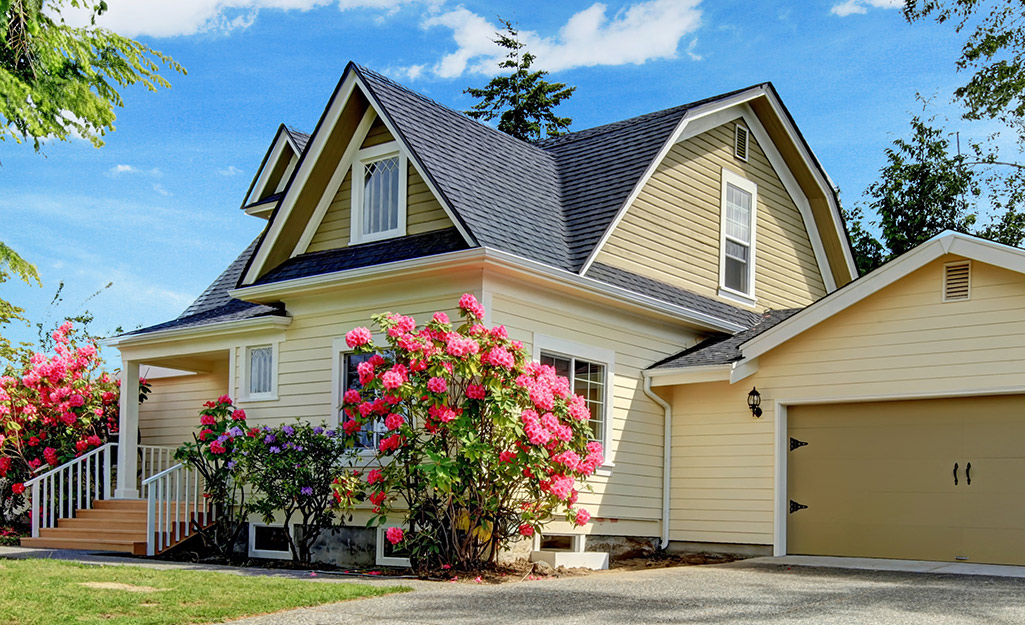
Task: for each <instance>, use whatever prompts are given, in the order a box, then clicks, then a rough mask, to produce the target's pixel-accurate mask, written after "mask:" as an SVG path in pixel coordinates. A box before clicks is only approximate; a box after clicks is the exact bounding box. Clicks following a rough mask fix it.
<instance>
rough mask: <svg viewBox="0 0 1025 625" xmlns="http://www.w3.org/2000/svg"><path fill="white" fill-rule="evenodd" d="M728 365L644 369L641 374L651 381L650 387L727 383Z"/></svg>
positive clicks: (728, 378)
mask: <svg viewBox="0 0 1025 625" xmlns="http://www.w3.org/2000/svg"><path fill="white" fill-rule="evenodd" d="M730 371H731V367H730V365H702V366H698V367H672V368H670V367H666V368H664V369H646V370H644V371H642V372H641V373H642V374H643V375H644V377H646V378H650V379H651V386H676V385H678V384H701V383H703V382H729V381H730Z"/></svg>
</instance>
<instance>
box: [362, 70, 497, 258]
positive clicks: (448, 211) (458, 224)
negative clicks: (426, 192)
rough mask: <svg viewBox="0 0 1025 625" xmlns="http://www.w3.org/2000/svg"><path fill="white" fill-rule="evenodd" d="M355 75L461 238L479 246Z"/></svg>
mask: <svg viewBox="0 0 1025 625" xmlns="http://www.w3.org/2000/svg"><path fill="white" fill-rule="evenodd" d="M354 75H355V76H356V81H357V83H358V84H359V86H360V88H361V89H362V90H363V95H365V96H366V97H367V100H369V101H370V106H371V107H372V108H373V109H374V110H375V111H377V114H378V116H379V117H380V118H381V121H382V122H384V126H385V128H387V129H388V132H390V133H391V136H392V137H394V139H395V141H397V142H398V144H399V147H400V148H401V149H402V151H403V152H404V153H405V154H406V157H407V158H408V159H409V162H410V163H413V167H415V168H416V170H417V171H418V172H420V176H421V177H422V178H423V180H424V182H425V183H426V184H427V188H428V189H430V191H431V193H433V194H434V198H435V199H436V200H438V203H439V204H441V208H442V209H443V210H444V211H445V214H446V215H448V218H449V220H450V221H451V222H452V224H453V225H454V226H455V227H456V230H458V231H459V234H460V236H462V237H463V240H464V241H466V244H467V245H469V246H475V245H477V241H475V240H474V238H473V237H472V236H470V234H469V233H468V232H467V231H466V229H465V228H464V227H463V224H462V222H460V221H459V219H458V218H457V217H456V213H455V211H453V210H452V207H451V206H449V204H448V198H446V197H445V196H444V195H442V194H441V193H439V192H438V189H437V187H435V186H434V180H433V179H432V178H431V176H430V172H429V171H428V170H427V169H426V168H425V167H424V166H423V164H422V163H421V162H420V159H418V158H417V157H416V155H415V154H413V151H412V150H410V149H409V146H408V145H406V143H405V141H403V138H402V133H400V132H399V131H398V130H397V129H396V128H395V126H394V124H392V122H391V119H390V118H389V117H388V110H387V109H386V108H385V107H383V106H382V105H381V103H380V102H379V101H378V99H377V96H375V95H374V92H373V91H372V90H371V89H370V88H368V87H367V86H366V85H365V84H363V80H362V79H361V78H360V77H359V75H358V74H357V73H355V72H354Z"/></svg>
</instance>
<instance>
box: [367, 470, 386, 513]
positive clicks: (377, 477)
mask: <svg viewBox="0 0 1025 625" xmlns="http://www.w3.org/2000/svg"><path fill="white" fill-rule="evenodd" d="M383 481H384V475H382V474H381V471H380V470H378V469H370V472H369V473H367V484H370V485H371V486H373V485H374V484H377V483H378V482H383ZM378 505H380V504H378Z"/></svg>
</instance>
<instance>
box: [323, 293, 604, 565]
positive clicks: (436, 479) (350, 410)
mask: <svg viewBox="0 0 1025 625" xmlns="http://www.w3.org/2000/svg"><path fill="white" fill-rule="evenodd" d="M459 309H460V314H461V316H462V318H463V321H462V322H461V323H453V322H452V321H450V320H449V318H448V317H447V316H446V315H445V314H444V313H435V314H434V317H433V318H432V319H431V320H430V321H429V322H428V323H427V324H426V325H425V326H422V327H417V325H416V322H415V321H414V320H413V319H412V318H411V317H406V316H403V315H398V314H383V315H377V316H375V317H374V322H375V323H376V325H377V326H378V327H379V328H380V331H381V332H382V333H383V334H384V335H385V336H386V337H387V339H386V344H383V345H375V344H374V343H373V340H372V334H371V332H370V330H369V329H367V328H356V329H354V330H352V331H350V332H349V333H348V334H346V337H345V338H346V342H347V344H348V345H349V347H350V348H352V349H353V350H354V351H355V352H357V353H360V354H372V356H371V357H370V358H369V359H365V361H364V362H361V363H360V364H359V365H358V373H359V379H360V382H361V388H359V389H358V390H355V389H354V390H349V391H348V392H346V393H345V396H344V398H343V405H342V409H343V412H344V417H343V421H342V424H341V430H342V432H343V435H344V436H346V437H348V440H349V441H350V444H351V445H352V446H353V447H354V448H358V447H359V446H360V445H361V444H364V445H365V443H366V441H368V440H374V439H375V438H376V439H378V440H377V441H376V443H375V447H374V448H372V449H370V450H367V451H365V452H363V457H364V458H368V459H369V460H368V463H367V462H364V463H362V464H364V465H367V464H369V466H362V467H361V468H360V469H357V470H356V471H357V472H358V473H359V475H358V477H359V479H360V481H361V484H362V488H363V490H364V492H363V493H362V494H361V496H362V497H365V499H366V500H367V501H369V502H370V503H371V505H373V512H374V514H375V517H374V518H373V520H372V521H371V524H373V525H378V526H380V525H386V526H393V527H394V529H389V530H388V531H387V533H386V539H387V540H388V541H389V542H390V543H391V544H392V545H394V547H395V548H396V550H398V551H400V552H401V551H404V552H407V553H409V554H410V558H411V560H412V562H413V565H414V567H416V568H417V569H419V570H421V571H424V570H429V569H433V568H437V567H441V566H446V565H451V566H456V567H460V568H466V569H472V568H478V567H480V566H481V565H483V564H486V563H492V562H494V560H495V557H496V556H497V554H498V552H499V551H500V550H501V549H503V548H505V547H506V546H508V544H509V543H510V542H511V541H513V540H514V539H517V538H520V537H529V536H533V534H534V533H535V532H536V531H538V530H540V529H541V528H542V527H543V526H544V525H545V524H546V523H548V522H549V521H550V520H553V519H555V518H558V517H562V518H565V519H566V520H567V521H569V522H571V523H575V524H577V525H584V524H586V523H587V521H588V519H589V518H590V515H589V514H588V512H587V510H585V509H583V508H581V507H579V506H577V504H576V501H577V494H578V490H579V489H580V488H582V487H585V486H584V484H585V482H586V479H587V478H588V477H589V476H590V475H592V474H593V473H594V471H595V469H597V468H598V466H599V465H601V463H602V448H601V445H600V444H599V443H597V442H594V441H591V440H590V436H591V429H590V427H589V426H588V419H589V418H591V415H590V412H589V411H588V408H587V405H586V403H585V402H584V399H583V398H582V397H580V396H578V395H574V394H572V393H571V392H570V385H569V382H568V380H566V379H565V378H563V377H559V376H557V375H556V374H555V370H554V369H553V368H551V367H548V366H543V365H540V364H538V363H536V362H530V361H529V359H528V356H527V352H526V350H525V349H524V347H523V345H522V344H521V343H520V342H519V341H514V340H510V339H509V336H508V334H507V333H506V330H505V328H504V327H503V326H496V327H493V328H486V327H485V326H484V325H483V322H482V320H483V317H484V309H483V307H482V306H481V305H480V304H479V303H478V302H477V300H476V299H475V298H474V297H473V296H472V295H469V294H467V295H464V296H463V297H462V299H461V300H460V301H459ZM370 432H376V433H377V436H376V437H368V433H370ZM349 483H351V481H350V482H349ZM347 495H348V496H351V495H352V492H351V491H348V492H347ZM400 525H401V526H403V527H404V528H405V529H400V528H399V527H397V526H400Z"/></svg>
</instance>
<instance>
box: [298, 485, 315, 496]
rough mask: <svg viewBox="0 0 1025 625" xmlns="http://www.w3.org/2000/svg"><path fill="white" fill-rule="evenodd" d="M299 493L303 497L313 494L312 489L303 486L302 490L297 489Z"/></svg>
mask: <svg viewBox="0 0 1025 625" xmlns="http://www.w3.org/2000/svg"><path fill="white" fill-rule="evenodd" d="M299 492H300V493H302V494H304V495H312V494H313V489H312V488H310V487H309V486H303V487H302V488H300V489H299Z"/></svg>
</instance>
